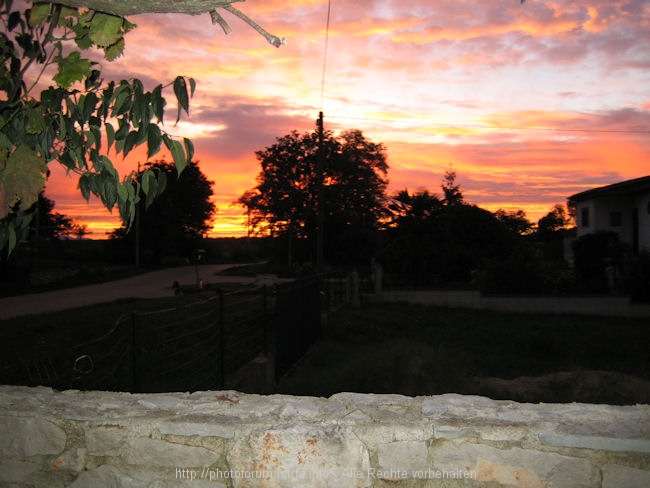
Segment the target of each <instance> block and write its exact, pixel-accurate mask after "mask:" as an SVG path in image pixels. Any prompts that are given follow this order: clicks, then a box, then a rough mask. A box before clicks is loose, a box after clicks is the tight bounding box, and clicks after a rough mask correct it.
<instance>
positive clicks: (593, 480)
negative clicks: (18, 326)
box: [0, 386, 650, 488]
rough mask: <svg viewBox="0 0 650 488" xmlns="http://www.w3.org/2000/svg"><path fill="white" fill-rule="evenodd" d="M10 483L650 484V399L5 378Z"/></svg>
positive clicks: (0, 439) (0, 460)
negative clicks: (65, 386) (131, 385)
mask: <svg viewBox="0 0 650 488" xmlns="http://www.w3.org/2000/svg"><path fill="white" fill-rule="evenodd" d="M0 486H8V487H13V488H27V487H30V488H34V487H35V488H40V487H67V486H70V487H74V488H84V487H99V486H101V487H111V488H118V487H143V488H144V487H147V488H165V487H172V486H173V487H179V486H180V487H188V488H189V487H196V488H201V487H206V488H207V487H211V488H223V487H231V486H232V487H249V488H255V487H276V488H277V487H300V486H309V487H337V488H339V487H343V488H346V487H371V486H372V487H393V486H404V487H411V488H414V487H429V488H432V487H441V488H442V487H445V488H460V487H464V488H488V487H492V488H494V487H495V486H504V487H511V488H512V487H519V488H524V487H539V488H541V487H551V486H552V487H555V488H642V487H648V486H650V406H648V405H636V406H626V407H616V406H606V405H587V404H576V403H573V404H518V403H514V402H510V401H494V400H490V399H487V398H483V397H476V396H463V395H456V394H447V395H439V396H429V397H416V398H412V397H405V396H400V395H372V394H358V393H339V394H336V395H333V396H332V397H330V398H314V397H292V396H285V395H271V396H261V395H246V394H242V393H239V392H235V391H208V392H198V393H192V394H188V393H165V394H148V395H147V394H138V395H135V394H128V393H110V392H97V391H91V392H79V391H61V392H57V391H53V390H51V389H48V388H43V387H39V388H28V387H18V386H0Z"/></svg>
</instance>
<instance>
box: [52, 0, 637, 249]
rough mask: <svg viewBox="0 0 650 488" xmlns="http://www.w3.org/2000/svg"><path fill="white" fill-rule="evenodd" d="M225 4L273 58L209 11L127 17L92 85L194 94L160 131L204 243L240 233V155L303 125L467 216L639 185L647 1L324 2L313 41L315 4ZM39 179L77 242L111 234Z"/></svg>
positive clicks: (95, 213)
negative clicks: (128, 27) (188, 192)
mask: <svg viewBox="0 0 650 488" xmlns="http://www.w3.org/2000/svg"><path fill="white" fill-rule="evenodd" d="M234 5H235V6H236V7H237V8H239V9H240V10H242V11H243V12H245V13H246V14H247V15H249V16H250V17H252V18H253V19H254V20H256V21H257V22H258V23H259V24H261V25H262V26H263V27H264V28H265V29H267V30H268V31H269V32H271V33H272V34H275V35H277V36H279V37H285V38H286V40H287V43H286V45H284V46H282V47H280V48H275V47H273V46H271V45H270V44H269V43H267V41H266V40H265V39H264V38H263V37H262V36H260V35H259V34H258V33H257V32H256V31H254V30H253V29H252V28H250V27H249V26H248V25H247V24H245V23H244V22H243V21H241V20H240V19H238V18H236V17H234V16H233V15H232V14H230V13H229V12H225V11H222V16H223V18H224V19H225V20H227V21H228V23H229V24H230V26H231V27H232V30H233V32H232V33H231V34H229V35H225V34H224V32H223V31H222V30H221V28H220V27H219V26H218V25H217V26H214V25H212V23H211V21H210V16H209V15H208V14H204V15H200V16H190V15H182V14H144V15H136V16H132V17H130V18H129V20H130V21H132V22H134V23H136V24H137V26H138V27H137V28H136V29H135V30H133V31H132V32H130V33H129V34H128V35H127V36H126V51H125V54H124V56H123V57H121V58H120V59H118V60H116V61H114V62H110V63H109V62H107V61H105V60H104V61H101V67H102V75H103V77H104V78H105V79H107V80H110V79H114V80H120V79H124V78H126V79H130V78H139V79H140V80H142V81H143V83H144V85H145V88H146V89H149V90H150V89H152V88H153V87H155V86H156V85H157V84H158V83H164V84H166V83H169V82H171V81H172V80H173V79H174V78H175V76H177V75H185V76H189V77H193V78H194V79H195V80H196V82H197V89H196V93H195V96H194V98H193V99H192V100H191V103H190V113H189V116H185V117H183V119H182V121H181V122H180V123H179V124H178V125H177V126H174V124H173V121H174V120H175V109H174V105H173V103H171V102H172V99H173V98H174V96H173V93H172V92H171V90H169V91H168V92H167V99H168V102H170V103H169V112H168V114H167V116H166V125H165V129H166V130H167V131H168V132H169V133H171V134H174V135H177V136H184V137H190V138H192V140H193V142H194V145H195V148H196V154H195V160H196V161H198V163H199V167H200V168H201V170H202V171H203V172H204V173H205V174H206V175H207V177H208V178H209V179H210V180H212V181H214V193H215V195H214V202H215V203H216V205H217V208H218V212H217V214H216V218H215V221H214V227H213V231H212V232H211V234H210V235H211V236H214V237H218V236H243V235H245V234H246V231H247V229H246V226H245V217H244V214H243V208H242V207H240V206H237V205H234V204H233V202H234V201H235V200H237V198H238V197H239V196H241V194H242V193H243V192H244V191H246V190H248V189H251V188H253V187H254V186H255V185H256V176H257V175H258V173H259V171H260V164H259V161H258V160H257V159H256V157H255V151H259V150H263V149H264V148H266V147H268V146H270V145H272V144H274V143H275V142H276V138H278V137H282V136H284V135H286V134H288V133H289V132H291V131H292V130H297V131H299V132H301V133H302V132H306V131H312V130H315V127H316V119H317V117H318V113H319V111H323V113H324V124H325V128H326V129H328V130H333V131H335V132H338V131H342V130H347V129H359V130H361V131H362V132H363V133H364V135H365V136H366V137H367V138H368V139H370V140H371V141H373V142H375V143H383V144H384V145H385V146H386V154H387V157H388V164H389V166H390V169H389V172H388V179H389V187H388V188H389V193H397V192H399V191H401V190H404V189H408V190H409V191H410V192H414V191H420V190H424V189H427V190H429V191H433V192H435V193H438V194H440V193H442V192H441V189H440V185H441V182H442V177H443V174H444V173H445V171H447V170H449V169H452V170H453V171H455V172H456V175H457V178H456V182H457V183H458V184H460V189H461V192H462V193H463V195H464V197H465V199H466V200H467V201H468V202H469V203H472V204H476V205H478V206H480V207H483V208H486V209H488V210H493V211H494V210H497V209H505V210H524V211H525V212H526V215H527V217H528V219H529V220H531V221H533V222H536V221H537V220H538V219H539V218H541V217H542V216H544V215H545V214H546V213H547V212H549V211H550V210H551V208H552V207H553V205H554V204H556V203H565V202H566V199H567V197H569V196H570V195H573V194H575V193H578V192H580V191H583V190H586V189H589V188H592V187H596V186H602V185H607V184H610V183H615V182H618V181H622V180H626V179H631V178H636V177H640V176H645V175H649V174H650V2H648V0H621V1H618V0H585V1H580V2H578V1H564V0H555V1H547V0H527V1H526V2H525V3H524V4H523V5H522V4H520V1H519V0H498V1H497V0H471V1H465V0H436V1H435V2H431V1H429V0H374V1H370V0H355V1H350V0H347V1H344V0H332V1H331V3H330V21H329V29H327V17H328V2H327V1H321V0H293V1H291V2H287V1H286V0H265V1H263V2H262V1H260V0H248V1H246V2H243V3H236V4H234ZM326 39H327V42H326ZM97 59H98V60H99V59H100V58H99V57H98V58H97ZM113 156H114V155H113ZM159 156H161V157H166V159H167V160H171V156H170V155H168V154H164V153H161V154H160V155H159ZM144 158H145V154H144V153H143V152H133V153H131V154H129V156H128V157H127V159H126V160H124V161H119V163H118V164H117V167H118V169H119V170H120V171H121V172H122V173H128V172H130V171H131V170H134V169H136V168H137V165H138V163H139V162H140V163H144V162H146V159H144ZM50 166H51V171H52V175H51V177H50V180H49V181H48V185H47V189H46V195H47V196H48V197H49V198H51V199H53V200H54V201H55V202H56V208H55V209H56V211H58V212H61V213H63V214H65V215H67V216H69V217H72V218H73V219H74V220H75V221H76V222H79V223H85V224H87V225H88V230H89V231H91V232H92V234H90V235H89V236H88V237H90V238H94V239H102V238H106V232H108V231H110V230H111V229H113V228H115V227H116V226H119V219H118V214H117V209H115V210H114V211H113V213H112V214H111V213H109V212H108V211H107V210H106V209H105V208H103V207H102V206H101V204H100V203H99V201H98V200H96V199H93V200H91V201H90V202H86V201H85V200H84V199H83V197H82V196H81V194H80V193H79V191H77V190H76V186H77V179H76V177H75V176H74V175H66V174H65V172H64V170H63V169H62V168H61V167H60V166H57V165H53V164H51V165H50Z"/></svg>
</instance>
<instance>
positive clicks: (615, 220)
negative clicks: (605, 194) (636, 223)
mask: <svg viewBox="0 0 650 488" xmlns="http://www.w3.org/2000/svg"><path fill="white" fill-rule="evenodd" d="M622 225H623V215H622V214H621V212H609V226H610V227H621V226H622Z"/></svg>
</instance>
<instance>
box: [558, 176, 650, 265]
mask: <svg viewBox="0 0 650 488" xmlns="http://www.w3.org/2000/svg"><path fill="white" fill-rule="evenodd" d="M569 206H573V207H575V209H576V220H577V224H578V229H577V231H578V237H580V236H582V235H585V234H591V233H595V232H598V231H614V232H616V233H617V234H618V235H619V239H620V240H621V242H624V243H627V244H630V245H631V246H632V250H633V252H634V253H635V254H636V253H638V252H639V251H641V250H645V251H650V176H644V177H642V178H635V179H633V180H627V181H622V182H620V183H614V184H613V185H607V186H601V187H599V188H593V189H591V190H587V191H583V192H581V193H576V194H575V195H572V196H570V197H569Z"/></svg>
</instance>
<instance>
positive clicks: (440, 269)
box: [378, 171, 521, 285]
mask: <svg viewBox="0 0 650 488" xmlns="http://www.w3.org/2000/svg"><path fill="white" fill-rule="evenodd" d="M445 181H446V182H447V183H448V184H447V185H446V186H445V185H443V191H444V190H446V198H445V199H444V200H440V199H439V198H438V197H437V196H435V195H432V194H430V193H429V192H428V191H422V192H419V193H414V194H409V193H408V191H406V190H405V191H402V192H400V193H399V194H397V195H396V196H394V197H393V198H392V200H391V205H390V208H391V210H392V215H393V219H392V222H391V226H390V229H389V231H388V233H389V235H390V236H391V241H390V242H389V243H388V244H387V245H386V246H385V247H384V249H383V250H382V252H381V254H380V255H379V256H378V259H379V260H381V261H382V263H384V265H385V267H386V270H387V272H388V273H389V274H391V273H393V274H397V275H399V276H401V281H402V282H406V283H405V284H411V285H450V284H454V285H467V284H469V283H470V282H471V281H472V280H473V279H474V272H475V271H476V270H478V269H479V268H481V266H483V264H484V263H485V262H486V260H494V261H496V262H500V261H502V260H503V259H504V258H505V257H506V256H507V255H508V253H509V252H511V251H512V250H513V249H514V248H515V247H516V246H518V245H519V244H520V241H521V236H520V235H519V234H518V233H517V232H515V231H514V230H513V229H512V228H510V227H509V226H506V225H504V224H503V223H502V222H501V221H500V220H499V219H498V218H497V217H496V216H495V215H494V214H492V213H491V212H489V211H487V210H484V209H482V208H479V207H477V206H475V205H469V204H467V203H465V201H464V199H463V196H462V194H461V193H460V189H459V186H458V185H456V183H455V174H453V172H449V171H448V172H447V173H445Z"/></svg>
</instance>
